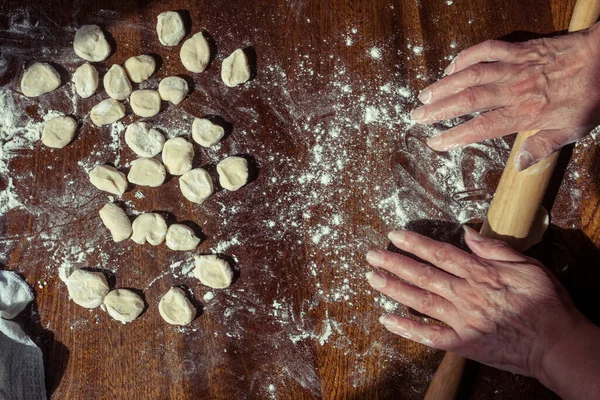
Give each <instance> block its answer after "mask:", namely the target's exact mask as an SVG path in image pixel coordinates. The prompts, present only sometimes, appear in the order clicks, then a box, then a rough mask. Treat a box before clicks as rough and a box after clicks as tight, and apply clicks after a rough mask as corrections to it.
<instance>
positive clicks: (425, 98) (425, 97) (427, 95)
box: [417, 89, 432, 104]
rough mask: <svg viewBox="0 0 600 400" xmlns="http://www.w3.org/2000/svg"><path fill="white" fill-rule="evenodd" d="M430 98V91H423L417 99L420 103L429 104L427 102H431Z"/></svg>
mask: <svg viewBox="0 0 600 400" xmlns="http://www.w3.org/2000/svg"><path fill="white" fill-rule="evenodd" d="M431 96H432V93H431V90H429V89H425V90H423V91H422V92H421V93H420V94H419V96H417V97H418V99H419V100H420V101H421V103H423V104H429V102H430V101H431Z"/></svg>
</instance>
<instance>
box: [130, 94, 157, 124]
mask: <svg viewBox="0 0 600 400" xmlns="http://www.w3.org/2000/svg"><path fill="white" fill-rule="evenodd" d="M129 104H131V109H132V110H133V112H134V113H135V114H136V115H139V116H140V117H146V118H148V117H153V116H155V115H156V114H158V112H159V111H160V95H159V94H158V92H157V91H156V90H147V89H144V90H136V91H135V92H133V93H131V98H130V99H129Z"/></svg>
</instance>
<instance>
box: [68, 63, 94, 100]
mask: <svg viewBox="0 0 600 400" xmlns="http://www.w3.org/2000/svg"><path fill="white" fill-rule="evenodd" d="M98 82H99V78H98V70H97V69H96V67H94V66H93V65H92V64H90V63H87V62H86V63H85V64H82V65H80V66H79V67H77V69H76V70H75V73H74V74H73V83H75V91H76V92H77V94H78V95H79V96H81V97H83V98H84V99H87V98H88V97H90V96H92V95H93V94H94V93H96V89H98Z"/></svg>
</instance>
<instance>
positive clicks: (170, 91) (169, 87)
mask: <svg viewBox="0 0 600 400" xmlns="http://www.w3.org/2000/svg"><path fill="white" fill-rule="evenodd" d="M189 90H190V89H189V86H188V84H187V82H186V81H185V79H183V78H180V77H178V76H169V77H166V78H165V79H163V80H162V81H160V83H159V84H158V93H159V94H160V97H161V99H163V100H164V101H170V102H171V103H173V104H175V105H177V104H179V103H181V102H182V101H183V99H185V96H187V94H188V92H189Z"/></svg>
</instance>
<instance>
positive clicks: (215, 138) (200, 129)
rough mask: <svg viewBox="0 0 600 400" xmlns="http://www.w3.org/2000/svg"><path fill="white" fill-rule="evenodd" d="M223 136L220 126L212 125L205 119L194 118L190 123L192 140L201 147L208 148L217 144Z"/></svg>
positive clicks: (223, 132)
mask: <svg viewBox="0 0 600 400" xmlns="http://www.w3.org/2000/svg"><path fill="white" fill-rule="evenodd" d="M223 136H225V130H224V129H223V127H222V126H220V125H217V124H213V123H212V122H211V121H210V120H208V119H206V118H196V119H194V122H193V123H192V138H193V139H194V141H195V142H196V143H198V144H199V145H200V146H202V147H210V146H214V145H215V144H217V143H219V142H220V141H221V139H223Z"/></svg>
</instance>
